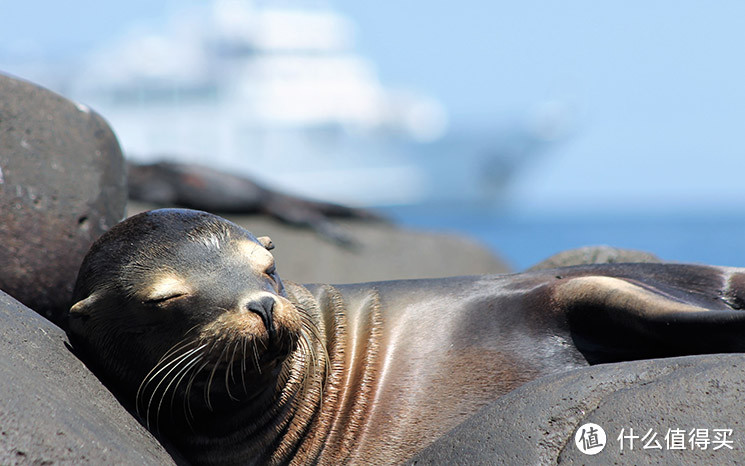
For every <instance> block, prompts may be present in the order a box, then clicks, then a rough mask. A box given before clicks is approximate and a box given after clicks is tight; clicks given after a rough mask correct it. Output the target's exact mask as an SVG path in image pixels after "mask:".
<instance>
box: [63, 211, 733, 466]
mask: <svg viewBox="0 0 745 466" xmlns="http://www.w3.org/2000/svg"><path fill="white" fill-rule="evenodd" d="M205 215H206V214H205ZM205 215H195V214H192V213H188V212H184V211H165V212H160V213H157V212H156V213H151V214H144V216H140V217H139V218H135V219H134V220H132V219H130V220H128V221H127V222H129V223H127V222H125V226H124V227H118V228H115V229H114V230H112V234H111V235H109V236H110V237H109V238H104V239H102V240H101V241H100V242H99V243H97V245H95V246H94V248H93V249H92V252H91V253H90V254H89V255H90V258H87V259H86V262H85V263H84V265H83V267H82V268H81V276H80V277H79V286H77V287H76V295H77V297H78V299H79V300H80V301H79V302H78V303H77V304H76V305H75V306H73V309H72V310H71V330H70V336H71V340H72V341H73V344H74V345H75V346H76V347H77V348H79V349H80V350H81V352H82V353H83V354H84V356H86V359H88V360H89V361H91V362H92V364H93V366H94V367H95V368H97V370H99V371H100V372H102V373H103V375H104V378H105V379H107V380H109V381H110V385H112V386H113V388H114V389H115V390H118V391H119V393H120V397H122V398H123V399H127V397H129V398H130V399H132V400H133V401H134V398H135V397H136V398H137V400H138V401H137V404H138V407H140V412H141V414H142V415H143V417H144V418H145V420H146V422H147V423H148V424H149V425H150V427H151V428H153V430H155V431H158V432H160V433H161V434H163V435H164V436H165V437H166V438H168V439H169V440H170V441H171V442H172V443H173V444H174V445H175V446H176V447H177V448H178V449H179V450H180V451H181V452H182V453H183V454H184V455H185V456H186V457H187V458H188V459H189V460H191V461H194V462H196V463H213V464H250V463H256V464H264V463H296V464H308V463H322V464H339V463H345V462H346V463H360V464H381V463H386V464H390V463H398V462H401V461H404V460H406V459H407V458H410V457H412V456H413V455H414V454H415V453H416V452H418V451H419V450H421V449H422V448H424V447H425V446H427V445H428V444H429V443H431V442H432V441H433V440H435V439H436V438H437V437H438V436H440V435H441V434H443V433H445V432H446V431H448V430H449V429H450V428H452V427H454V426H455V425H457V424H458V423H459V422H461V421H463V420H464V419H465V418H466V417H468V416H469V415H470V414H473V413H474V412H476V411H477V410H478V409H479V408H480V407H482V406H484V405H485V404H486V403H488V402H490V401H492V400H494V399H496V398H497V397H499V396H500V395H502V394H504V393H506V392H508V391H510V390H511V389H513V388H515V387H517V386H519V385H521V384H523V383H525V382H527V381H529V380H532V379H535V378H537V377H540V376H542V375H545V374H549V373H553V372H558V371H563V370H568V369H572V368H576V367H581V366H584V365H587V364H588V363H598V362H611V361H618V360H624V359H638V358H645V357H661V356H669V355H680V354H692V353H697V352H726V351H742V350H745V338H742V335H743V330H745V313H742V312H739V311H738V309H740V308H742V307H743V304H744V303H743V296H745V270H742V269H733V268H721V267H708V266H691V265H670V264H614V265H592V266H580V267H568V268H561V269H553V270H539V271H534V272H530V273H524V274H515V275H499V276H483V277H458V278H449V279H435V280H405V281H392V282H378V283H366V284H357V285H341V286H329V285H307V286H301V285H296V284H292V283H285V284H284V285H282V284H281V282H280V281H279V280H278V278H273V279H271V280H269V279H267V278H266V275H267V274H266V273H265V272H261V271H263V270H267V271H269V272H272V273H273V270H274V269H273V265H271V264H270V262H271V261H270V260H269V259H268V258H267V254H266V252H265V251H262V250H261V248H258V247H257V246H256V245H255V244H259V243H261V244H262V245H265V244H266V242H264V241H261V240H260V239H259V240H257V239H256V238H254V237H252V236H246V235H248V234H247V233H246V232H245V231H243V230H241V229H240V228H239V227H237V226H235V225H232V224H228V222H225V221H222V222H225V223H221V221H219V220H215V218H213V217H212V216H205ZM190 223H193V224H194V225H195V229H194V230H193V231H192V230H189V224H190ZM207 224H209V228H207V227H205V226H204V225H207ZM213 224H214V225H218V226H219V227H220V228H225V229H226V231H229V233H230V234H229V235H223V236H220V237H219V238H218V237H217V236H215V235H214V232H215V231H216V230H215V228H216V227H215V226H214V225H213ZM159 230H161V233H160V234H161V235H166V236H167V237H168V240H169V241H171V242H173V241H177V244H176V246H177V247H178V251H175V252H173V251H170V250H166V251H167V252H163V251H162V250H161V249H162V248H163V245H160V244H158V243H159V242H160V240H159V239H158V238H160V237H161V236H159V233H158V232H159ZM182 230H183V235H182V233H180V232H181V231H182ZM135 235H138V236H136V237H135ZM180 235H181V236H180ZM179 237H183V240H177V238H179ZM174 238H176V240H175V239H174ZM245 238H249V239H250V241H253V243H250V241H249V243H250V244H248V243H246V241H245ZM251 238H253V239H251ZM163 241H164V242H165V240H163ZM138 242H139V243H141V244H137V243H138ZM130 243H132V244H135V245H136V246H137V248H136V249H132V250H131V251H130V250H129V249H128V248H129V247H130V246H129V244H130ZM254 243H255V244H254ZM251 244H254V246H251ZM153 246H156V247H155V248H154V249H148V248H152V247H153ZM143 249H144V250H145V251H146V252H145V253H142V252H141V250H143ZM182 249H183V251H182ZM184 251H186V252H184ZM210 251H211V252H210ZM112 253H113V254H119V256H114V257H115V258H116V259H117V260H118V261H120V262H121V263H122V264H124V265H123V266H121V267H123V268H121V267H120V266H118V265H111V266H110V267H112V268H113V269H112V271H111V273H110V274H109V275H108V277H109V278H107V277H99V275H100V274H105V273H108V272H106V270H105V269H100V267H104V264H106V263H108V262H107V261H108V260H110V258H111V254H112ZM126 254H132V257H131V258H129V259H127V257H124V256H123V255H126ZM241 254H244V255H243V256H241ZM122 257H124V259H122ZM200 257H201V259H199V258H200ZM186 259H188V260H189V261H191V262H187V263H184V260H186ZM197 260H199V262H200V263H202V262H206V261H214V267H212V268H208V269H205V270H214V277H206V278H203V276H204V275H205V272H204V271H203V272H200V274H198V275H190V274H189V273H186V272H191V271H190V270H187V271H185V272H184V273H182V274H179V271H178V270H176V269H177V268H178V267H177V266H179V265H181V266H183V267H187V268H191V267H194V265H193V264H194V263H195V261H197ZM243 260H246V261H248V262H249V263H260V264H261V266H260V267H256V266H253V265H251V267H253V268H251V267H249V266H248V265H246V264H243V262H242V261H243ZM132 263H136V264H137V270H139V269H140V268H143V267H144V268H146V269H147V268H152V267H153V266H154V265H156V264H160V265H159V266H160V267H162V268H164V269H167V270H168V271H169V274H168V275H167V277H166V279H164V278H162V277H161V275H158V274H159V273H160V271H157V272H158V274H156V275H153V277H155V278H153V279H151V280H150V281H153V280H154V281H155V282H156V285H153V286H151V285H150V281H148V280H146V279H145V278H142V279H140V278H137V277H136V276H132V275H131V274H129V272H127V271H128V270H129V269H130V268H131V267H130V265H131V264H132ZM118 267H119V268H118ZM252 270H253V271H254V272H252ZM256 271H258V272H256ZM147 272H148V273H150V271H149V269H148V270H147ZM207 275H209V274H207ZM254 275H255V276H254ZM270 275H271V273H270ZM233 277H245V278H241V279H240V280H237V281H236V280H235V279H234V278H233ZM252 277H253V278H252ZM257 277H258V278H257ZM262 277H263V278H262ZM107 280H124V281H126V283H125V284H126V287H124V288H125V289H126V291H124V292H119V291H117V290H115V289H114V288H113V287H112V286H111V284H110V283H109V282H108V281H107ZM262 280H263V281H262ZM174 283H175V284H174ZM246 284H247V285H246ZM231 286H232V287H234V291H233V292H232V294H234V295H235V296H236V300H235V302H237V303H242V304H240V305H238V306H237V307H236V306H234V305H232V304H227V303H228V301H229V300H230V295H231ZM213 289H214V290H215V291H214V292H213V291H210V290H213ZM257 289H261V290H262V291H261V293H260V296H262V298H261V299H265V298H266V297H267V296H272V299H274V300H275V301H274V302H275V304H274V308H272V306H271V305H268V306H266V305H265V306H264V308H265V310H261V309H258V308H257V306H256V304H255V303H256V302H257V300H258V299H259V298H257V297H256V296H259V295H257V294H256V290H257ZM246 290H247V291H246ZM122 293H123V294H122ZM204 293H208V294H210V295H211V296H209V298H210V300H211V301H210V302H214V303H217V301H216V300H215V299H216V298H215V296H217V295H219V296H222V297H221V298H220V299H221V300H222V301H221V302H222V303H223V304H220V305H218V304H214V310H209V309H207V308H205V307H204V306H197V305H195V304H194V303H196V302H203V300H204V296H203V295H204ZM133 296H135V298H133ZM137 296H142V297H140V298H137ZM172 297H173V299H172V300H171V298H172ZM246 297H249V298H250V299H249V298H246ZM247 299H248V300H247ZM140 300H141V301H140ZM163 300H165V302H166V303H170V304H168V305H167V306H166V305H164V304H163ZM104 302H105V303H106V304H107V306H102V303H104ZM117 302H119V303H121V304H116V303H117ZM140 302H142V304H139V303H140ZM153 302H154V303H156V304H155V305H149V304H147V305H146V304H145V303H153ZM112 306H113V307H115V308H116V309H115V310H112ZM242 309H244V310H242ZM245 309H248V310H249V311H250V312H247V311H246V310H245ZM257 309H258V310H257ZM177 315H179V316H180V315H183V316H182V317H179V320H174V319H175V317H174V316H177ZM257 316H261V318H259V317H257ZM184 319H186V320H189V324H191V323H195V326H196V327H197V329H196V331H195V332H196V333H197V334H198V336H197V335H195V336H194V337H193V338H191V337H188V335H189V332H188V331H186V330H185V329H186V328H187V327H188V326H187V325H186V324H183V325H182V324H179V323H178V322H181V320H184ZM272 319H273V320H272ZM139 320H148V321H149V323H148V324H149V325H150V326H149V327H146V326H143V327H141V328H139V329H138V332H139V333H138V332H133V331H132V327H131V326H132V325H133V324H132V322H133V321H139ZM262 322H263V325H262ZM301 324H302V325H301ZM234 334H235V335H239V338H237V337H234ZM184 336H187V337H188V338H186V339H185V338H184ZM184 341H186V343H184ZM224 341H226V342H227V343H222V342H224ZM111 342H118V343H117V344H119V345H121V346H116V345H113V346H114V349H113V350H110V349H109V348H110V347H112V344H111ZM155 342H157V344H156V343H155ZM179 345H180V346H179ZM156 346H157V347H158V348H166V349H158V351H154V349H155V347H156ZM169 347H170V348H173V350H172V351H170V350H168V349H167V348H169ZM182 348H183V349H182ZM204 348H207V349H204ZM143 349H144V350H145V351H142V350H143ZM150 350H152V351H153V352H156V353H159V354H157V355H152V356H150V355H148V356H147V357H141V358H135V357H133V356H132V353H133V352H135V351H139V352H141V353H142V354H147V351H150ZM203 353H204V356H203V357H202V356H200V358H197V357H196V356H194V355H202V354H203ZM164 354H165V356H164ZM236 355H237V356H236ZM202 361H206V362H205V363H204V366H202V367H206V368H205V369H203V370H202V369H201V368H200V369H197V368H199V367H200V365H201V364H202ZM254 361H255V363H254ZM123 366H124V368H122V367H123ZM153 367H155V368H154V369H153ZM151 369H153V370H152V371H151ZM148 371H150V373H148ZM130 379H135V380H136V382H133V381H130ZM140 382H142V383H141V384H140V385H139V388H138V389H137V390H135V387H136V385H137V384H139V383H140ZM241 387H242V390H241ZM135 392H136V393H135ZM174 400H175V401H174ZM182 400H183V401H182Z"/></svg>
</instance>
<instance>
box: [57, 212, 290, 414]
mask: <svg viewBox="0 0 745 466" xmlns="http://www.w3.org/2000/svg"><path fill="white" fill-rule="evenodd" d="M272 247H273V246H272V244H271V241H270V240H269V239H268V238H256V237H254V236H253V235H251V234H250V233H249V232H247V231H246V230H244V229H242V228H240V227H238V226H237V225H235V224H232V223H230V222H228V221H226V220H224V219H221V218H219V217H216V216H214V215H210V214H206V213H202V212H195V211H188V210H175V209H164V210H159V211H152V212H148V213H144V214H141V215H138V216H135V217H132V218H130V219H128V220H126V221H124V222H122V223H120V224H119V225H117V226H116V227H114V228H113V229H112V230H111V231H110V232H108V233H107V234H105V235H104V236H103V237H102V238H101V239H100V240H99V241H97V242H96V243H95V244H94V246H93V247H92V248H91V250H90V251H89V253H88V255H87V256H86V259H85V261H84V262H83V266H82V267H81V270H80V274H79V276H78V282H77V284H76V290H75V299H76V303H75V304H74V305H73V306H72V308H71V309H70V318H69V333H70V337H71V341H72V342H73V344H74V345H75V346H76V347H78V348H80V349H81V350H82V352H83V353H84V356H85V357H86V359H88V360H92V362H93V364H94V365H96V366H99V367H100V368H102V370H103V371H104V372H105V374H106V376H107V377H110V378H113V379H114V381H115V383H116V384H123V385H129V388H130V390H131V389H132V388H134V387H137V386H139V389H138V398H139V404H143V403H144V404H146V405H148V406H146V408H147V409H148V412H149V411H150V406H149V404H152V400H153V399H155V400H156V401H157V400H160V399H162V397H163V396H165V393H166V392H168V391H169V390H170V391H172V393H177V392H179V393H186V394H187V395H189V394H196V395H195V396H197V395H198V396H199V397H202V396H204V394H206V395H207V400H208V404H211V403H210V401H212V400H219V399H220V396H221V395H227V397H228V398H230V399H238V398H240V397H241V396H248V397H250V396H256V393H255V391H256V390H261V389H263V388H264V387H265V385H266V383H267V382H266V381H267V380H268V379H270V378H272V377H276V376H277V374H278V373H279V371H280V369H281V366H282V364H283V362H284V360H285V359H286V358H287V357H288V356H289V355H290V354H291V352H292V351H293V350H294V349H295V347H296V344H297V342H298V339H299V338H301V332H302V328H303V324H302V316H301V314H300V311H299V310H298V309H296V308H295V306H293V304H292V303H291V302H290V301H289V300H288V299H287V297H286V296H285V291H284V287H283V285H282V281H281V280H280V278H279V276H278V275H277V271H276V268H275V263H274V257H273V256H272V254H271V253H270V252H269V251H270V249H272ZM195 387H196V388H195ZM192 392H193V393H192ZM148 400H150V402H148ZM148 416H149V414H148Z"/></svg>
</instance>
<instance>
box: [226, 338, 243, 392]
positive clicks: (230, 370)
mask: <svg viewBox="0 0 745 466" xmlns="http://www.w3.org/2000/svg"><path fill="white" fill-rule="evenodd" d="M239 344H240V341H236V342H235V345H233V354H232V356H230V361H228V368H226V370H225V390H226V391H227V392H228V397H229V398H230V399H231V400H233V401H238V398H236V397H234V396H233V394H232V393H230V383H229V382H228V374H230V379H232V380H233V383H235V377H233V363H234V362H235V352H236V350H237V349H238V345H239Z"/></svg>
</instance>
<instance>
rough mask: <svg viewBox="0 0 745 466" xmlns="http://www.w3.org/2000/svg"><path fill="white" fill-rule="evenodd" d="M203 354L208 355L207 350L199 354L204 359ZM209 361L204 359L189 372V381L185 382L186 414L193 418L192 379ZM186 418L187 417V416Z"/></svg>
mask: <svg viewBox="0 0 745 466" xmlns="http://www.w3.org/2000/svg"><path fill="white" fill-rule="evenodd" d="M205 355H209V352H205V353H203V354H201V355H200V357H201V359H204V357H205ZM209 363H210V361H209V360H207V361H204V363H203V364H202V365H201V366H199V369H197V370H196V371H194V373H193V374H191V377H189V383H187V384H186V393H185V395H184V404H186V408H187V409H188V415H189V416H191V417H192V418H194V412H193V411H192V410H191V387H192V386H193V384H194V380H196V378H197V376H198V375H199V373H200V372H202V369H204V368H205V367H207V366H208V365H209ZM187 418H188V417H187Z"/></svg>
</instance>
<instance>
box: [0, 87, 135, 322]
mask: <svg viewBox="0 0 745 466" xmlns="http://www.w3.org/2000/svg"><path fill="white" fill-rule="evenodd" d="M126 198H127V196H126V185H125V172H124V161H123V158H122V154H121V150H120V149H119V144H118V142H117V140H116V137H115V136H114V134H113V133H112V131H111V129H110V128H109V126H108V125H107V123H106V122H105V121H104V120H103V119H102V118H101V117H100V116H98V115H97V114H96V113H94V112H91V111H90V110H89V109H88V108H86V107H84V106H82V105H76V104H74V103H72V102H70V101H68V100H66V99H64V98H63V97H60V96H59V95H57V94H54V93H53V92H51V91H48V90H46V89H43V88H40V87H38V86H35V85H33V84H30V83H28V82H24V81H20V80H17V79H13V78H10V77H7V76H2V75H0V244H2V246H1V247H0V263H1V264H2V267H1V268H0V289H2V290H3V291H5V292H7V293H9V294H10V295H12V296H14V297H15V298H16V299H18V300H19V301H21V302H23V303H24V304H26V305H27V306H29V307H30V308H32V309H34V310H36V311H37V312H39V313H41V314H42V315H44V316H46V317H48V318H50V319H51V320H52V321H54V322H55V323H58V324H60V325H61V324H62V320H63V316H64V313H65V311H66V309H67V308H68V306H69V305H70V302H69V301H70V299H71V298H72V287H73V285H74V283H75V277H76V276H77V271H78V267H79V266H80V263H81V262H82V260H83V256H84V255H85V253H86V251H87V250H88V248H89V247H90V245H91V243H92V242H93V241H94V240H95V239H96V238H97V237H98V236H100V235H101V233H103V232H104V231H105V230H107V229H108V228H110V227H111V226H113V225H114V224H115V223H116V222H118V221H119V220H121V219H122V218H123V216H124V207H125V204H126Z"/></svg>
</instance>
